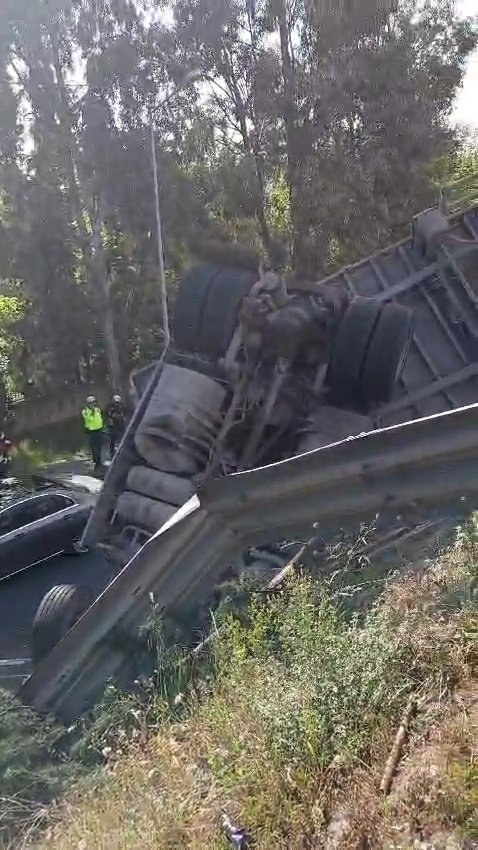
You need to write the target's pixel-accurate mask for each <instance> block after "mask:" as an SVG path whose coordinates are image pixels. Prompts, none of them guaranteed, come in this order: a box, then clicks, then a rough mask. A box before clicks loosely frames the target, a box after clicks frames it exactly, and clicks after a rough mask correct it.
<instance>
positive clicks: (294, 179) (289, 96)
mask: <svg viewBox="0 0 478 850" xmlns="http://www.w3.org/2000/svg"><path fill="white" fill-rule="evenodd" d="M278 24H279V40H280V51H281V63H282V80H283V85H284V124H285V132H286V151H287V178H288V182H289V203H290V220H291V227H292V264H293V266H294V268H295V270H296V271H297V270H298V269H300V264H301V259H302V255H303V247H304V234H303V232H302V228H301V225H300V195H301V191H300V188H301V187H300V183H301V175H300V157H299V152H298V139H297V105H296V98H295V79H294V67H293V64H292V58H291V54H290V48H289V26H288V22H287V0H280V4H279V11H278Z"/></svg>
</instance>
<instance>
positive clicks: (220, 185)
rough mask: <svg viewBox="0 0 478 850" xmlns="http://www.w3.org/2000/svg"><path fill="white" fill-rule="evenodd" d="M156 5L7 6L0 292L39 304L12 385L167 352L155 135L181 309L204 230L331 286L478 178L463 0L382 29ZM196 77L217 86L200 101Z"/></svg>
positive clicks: (18, 341) (386, 16) (268, 12)
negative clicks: (464, 181) (448, 185)
mask: <svg viewBox="0 0 478 850" xmlns="http://www.w3.org/2000/svg"><path fill="white" fill-rule="evenodd" d="M392 5H393V6H394V8H395V6H396V9H395V11H394V12H393V13H391V9H392ZM156 11H157V10H156V4H155V3H154V2H153V0H141V3H140V2H139V0H125V2H123V0H121V2H117V0H105V2H102V3H95V4H91V3H90V2H89V1H88V0H55V3H51V2H50V3H47V4H45V3H43V4H39V3H32V2H31V0H15V2H13V0H5V2H3V3H2V4H1V8H0V185H1V202H0V278H1V279H3V281H4V284H2V291H3V286H4V285H7V287H8V289H10V288H13V293H14V294H12V297H17V296H18V298H19V299H20V300H19V304H20V305H21V307H20V308H19V309H18V310H17V311H16V314H15V318H14V320H10V319H8V322H7V325H8V327H6V326H5V318H4V317H3V313H4V310H5V309H7V310H8V309H10V308H9V307H8V305H4V307H3V309H2V308H0V312H1V315H0V346H3V348H5V347H6V348H7V349H8V351H7V353H6V355H5V356H6V360H5V361H4V363H5V364H6V365H5V366H4V371H5V369H6V370H7V373H8V382H9V388H11V391H18V392H20V393H24V394H29V395H32V394H37V395H38V394H42V393H46V392H47V391H49V390H50V389H51V387H52V386H54V387H63V386H68V385H74V384H78V383H95V381H97V380H103V379H104V377H105V374H107V373H109V374H110V376H113V378H114V379H115V380H116V372H117V370H118V368H119V370H120V371H121V370H123V372H125V371H127V370H128V369H130V368H131V366H132V365H137V364H141V363H142V362H144V361H145V360H147V359H149V358H150V357H151V356H155V355H156V354H157V352H158V349H159V348H160V347H161V344H162V332H161V310H160V305H159V303H158V297H157V285H156V281H157V259H156V243H155V236H154V234H155V212H154V203H153V187H152V179H151V176H152V175H151V155H150V134H149V130H150V123H151V121H154V124H155V127H156V139H157V155H158V162H159V177H160V181H159V182H160V194H161V210H162V219H163V229H164V246H165V260H166V266H167V271H168V282H171V285H170V290H171V293H172V294H173V291H174V285H175V282H176V281H177V279H178V276H179V275H180V273H181V270H182V268H183V266H184V265H185V263H187V262H188V261H189V259H190V256H191V246H192V245H193V244H194V243H196V244H197V243H200V242H201V240H202V239H203V238H204V236H208V235H211V234H213V235H214V234H217V233H218V232H219V233H221V234H222V235H227V236H229V237H232V238H233V239H237V240H240V241H244V242H247V243H248V244H249V245H253V246H255V247H260V248H261V250H262V252H263V253H265V254H269V256H270V257H272V256H273V255H274V254H275V252H274V246H275V240H280V241H282V242H283V243H284V245H285V247H286V249H287V251H286V253H289V254H290V257H291V262H292V264H293V265H294V266H295V267H296V269H297V270H298V271H302V272H304V273H306V274H314V275H316V274H320V273H321V272H323V271H325V270H328V269H330V268H331V267H334V266H336V265H337V264H339V263H342V262H344V261H345V262H350V261H352V260H354V259H356V258H357V256H358V255H360V254H363V253H367V252H368V251H369V250H372V249H373V248H375V247H376V246H377V245H379V244H383V243H384V242H386V241H387V240H393V239H394V238H395V237H396V236H398V235H401V234H402V233H403V232H405V229H406V228H408V224H409V220H410V216H411V215H412V213H414V212H415V211H416V210H417V209H418V208H420V207H423V206H425V205H428V203H429V202H430V200H433V199H434V193H433V191H431V190H430V180H429V171H430V164H431V163H436V162H437V160H439V159H440V158H442V159H441V163H439V164H438V165H436V168H435V170H436V171H437V172H439V171H440V169H441V170H442V171H443V170H445V171H447V173H448V174H449V175H450V177H452V176H455V175H457V176H458V175H461V174H462V173H463V172H464V171H465V172H467V171H468V169H469V167H470V164H469V161H468V159H466V156H467V155H466V156H465V154H462V153H458V152H456V142H455V140H454V139H453V138H452V133H451V132H450V131H449V130H448V129H447V127H446V120H447V116H448V113H449V110H450V107H451V104H452V101H453V97H454V94H455V92H456V91H457V88H458V86H459V85H460V82H461V79H462V75H463V68H464V64H465V62H466V59H467V57H468V55H469V54H470V51H471V50H472V49H473V46H474V44H475V41H476V32H475V31H474V29H473V26H472V24H471V23H470V22H467V21H460V20H459V19H458V18H457V16H456V14H455V11H454V4H453V3H452V0H433V2H431V3H426V4H422V3H418V2H416V0H400V2H399V3H398V5H397V4H385V5H383V8H382V10H381V12H380V14H375V13H374V14H373V15H370V9H369V7H368V6H367V8H363V7H362V6H361V4H358V3H353V4H347V6H345V5H344V4H339V5H337V4H332V5H331V4H325V5H324V4H318V5H317V4H316V6H314V9H313V10H312V9H309V7H308V6H307V5H304V4H300V3H292V2H289V0H285V2H284V3H282V2H281V3H277V4H273V5H270V4H268V3H265V2H262V0H260V2H258V3H255V4H253V7H252V6H251V5H250V3H248V2H245V0H240V1H239V2H230V0H227V2H223V3H219V4H217V3H216V4H212V5H211V3H210V2H206V0H174V2H173V3H172V4H171V14H172V22H171V25H170V26H165V25H163V24H162V23H160V22H158V19H157V14H156ZM98 45H101V49H99V47H98ZM192 69H193V70H195V71H198V72H199V73H200V75H202V80H201V82H200V83H193V82H191V81H190V82H189V83H188V84H185V85H182V83H183V81H184V80H185V78H187V73H188V71H190V70H192ZM79 77H81V79H79ZM397 80H400V84H399V85H398V84H397ZM450 152H452V153H451V154H450ZM465 160H466V161H465ZM97 225H98V227H97ZM97 231H98V233H99V245H97V246H96V247H95V244H94V243H95V239H94V234H95V233H96V232H97ZM98 248H99V250H98ZM7 297H8V298H10V295H9V294H7ZM1 355H2V351H0V356H1ZM117 361H119V362H117Z"/></svg>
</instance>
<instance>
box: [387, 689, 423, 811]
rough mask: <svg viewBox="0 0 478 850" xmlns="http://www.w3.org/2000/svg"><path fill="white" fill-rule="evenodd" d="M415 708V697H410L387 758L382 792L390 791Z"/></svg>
mask: <svg viewBox="0 0 478 850" xmlns="http://www.w3.org/2000/svg"><path fill="white" fill-rule="evenodd" d="M415 709H416V702H415V698H414V697H410V699H409V701H408V703H407V707H406V709H405V711H404V712H403V716H402V720H401V723H400V726H399V727H398V731H397V734H396V736H395V741H394V742H393V747H392V751H391V753H390V755H389V757H388V759H387V763H386V765H385V770H384V771H383V776H382V781H381V782H380V791H381V792H382V794H385V795H386V794H389V793H390V789H391V787H392V782H393V777H394V775H395V771H396V769H397V766H398V762H399V761H400V757H401V755H402V750H403V745H404V743H405V740H406V737H407V734H408V728H409V726H410V720H411V719H412V717H413V715H414V713H415Z"/></svg>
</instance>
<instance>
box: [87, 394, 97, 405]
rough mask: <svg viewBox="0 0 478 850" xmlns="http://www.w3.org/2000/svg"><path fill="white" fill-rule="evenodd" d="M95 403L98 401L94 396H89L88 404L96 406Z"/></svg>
mask: <svg viewBox="0 0 478 850" xmlns="http://www.w3.org/2000/svg"><path fill="white" fill-rule="evenodd" d="M95 401H96V398H95V397H94V395H89V396H88V398H87V399H86V403H87V404H94V403H95Z"/></svg>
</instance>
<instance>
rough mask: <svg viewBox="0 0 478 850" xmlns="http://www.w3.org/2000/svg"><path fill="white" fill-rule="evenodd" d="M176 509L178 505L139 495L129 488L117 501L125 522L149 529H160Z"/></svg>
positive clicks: (120, 514)
mask: <svg viewBox="0 0 478 850" xmlns="http://www.w3.org/2000/svg"><path fill="white" fill-rule="evenodd" d="M176 511H177V507H176V505H169V504H167V503H166V502H160V501H158V500H157V499H150V498H148V497H147V496H139V495H138V494H137V493H132V492H131V491H129V490H125V492H124V493H122V494H121V496H120V497H119V499H118V501H117V502H116V513H117V514H118V516H119V517H120V519H122V520H123V522H127V523H128V524H129V525H134V526H136V527H139V528H144V529H146V530H147V531H158V529H160V528H161V526H163V525H164V523H165V522H167V521H168V519H169V518H170V517H172V515H173V514H174V513H176Z"/></svg>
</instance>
